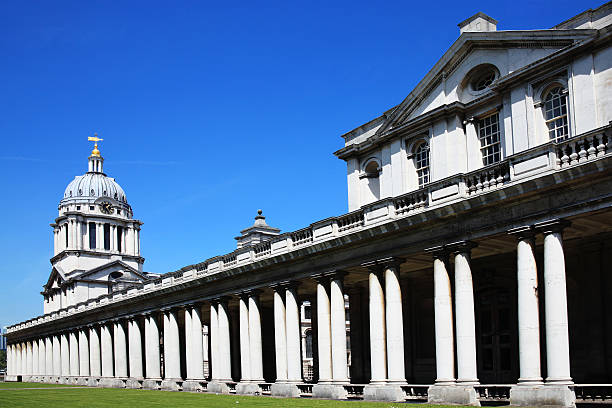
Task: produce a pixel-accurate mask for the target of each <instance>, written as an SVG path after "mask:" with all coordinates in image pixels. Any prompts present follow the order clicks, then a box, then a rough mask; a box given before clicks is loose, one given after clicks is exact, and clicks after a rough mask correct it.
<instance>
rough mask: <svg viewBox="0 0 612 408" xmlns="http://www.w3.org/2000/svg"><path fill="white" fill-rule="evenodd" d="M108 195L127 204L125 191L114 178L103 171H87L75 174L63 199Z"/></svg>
mask: <svg viewBox="0 0 612 408" xmlns="http://www.w3.org/2000/svg"><path fill="white" fill-rule="evenodd" d="M98 197H109V198H112V199H114V200H117V201H119V202H122V203H126V204H127V198H126V197H125V192H124V191H123V189H122V188H121V186H120V185H119V184H118V183H117V182H116V181H115V179H114V178H112V177H108V176H106V175H105V174H104V173H97V172H96V173H94V172H88V173H85V174H84V175H82V176H76V177H75V178H74V180H72V181H71V182H70V184H68V187H66V191H64V197H63V200H62V201H64V200H66V199H70V198H94V199H95V198H98Z"/></svg>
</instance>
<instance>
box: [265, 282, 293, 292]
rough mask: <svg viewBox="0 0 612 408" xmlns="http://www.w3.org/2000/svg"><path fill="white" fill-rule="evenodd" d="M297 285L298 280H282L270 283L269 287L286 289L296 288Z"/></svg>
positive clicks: (277, 289) (276, 289)
mask: <svg viewBox="0 0 612 408" xmlns="http://www.w3.org/2000/svg"><path fill="white" fill-rule="evenodd" d="M299 286H300V282H298V281H283V282H278V283H275V284H273V285H270V287H271V288H272V289H273V290H275V291H284V290H287V289H296V290H297V288H298V287H299Z"/></svg>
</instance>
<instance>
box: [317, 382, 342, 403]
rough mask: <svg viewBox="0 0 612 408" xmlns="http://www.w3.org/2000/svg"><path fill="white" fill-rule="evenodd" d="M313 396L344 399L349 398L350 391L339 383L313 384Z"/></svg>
mask: <svg viewBox="0 0 612 408" xmlns="http://www.w3.org/2000/svg"><path fill="white" fill-rule="evenodd" d="M312 397H313V398H325V399H338V400H342V399H347V398H348V392H347V391H346V389H345V388H344V386H343V385H339V384H315V385H313V386H312Z"/></svg>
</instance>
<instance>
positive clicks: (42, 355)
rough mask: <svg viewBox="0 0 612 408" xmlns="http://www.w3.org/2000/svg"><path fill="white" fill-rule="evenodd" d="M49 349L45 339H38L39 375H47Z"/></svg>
mask: <svg viewBox="0 0 612 408" xmlns="http://www.w3.org/2000/svg"><path fill="white" fill-rule="evenodd" d="M46 349H47V347H46V346H45V339H38V375H40V376H43V375H45V374H47V367H46V366H47V350H46Z"/></svg>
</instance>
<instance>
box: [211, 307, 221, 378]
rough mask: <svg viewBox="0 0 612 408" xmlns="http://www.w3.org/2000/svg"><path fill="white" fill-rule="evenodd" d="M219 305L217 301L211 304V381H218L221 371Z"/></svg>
mask: <svg viewBox="0 0 612 408" xmlns="http://www.w3.org/2000/svg"><path fill="white" fill-rule="evenodd" d="M218 307H219V304H218V303H217V302H216V301H213V302H211V304H210V365H211V379H212V380H213V381H214V380H218V379H219V378H221V377H220V375H221V374H220V370H219V364H220V360H219V314H218V313H217V310H218Z"/></svg>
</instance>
